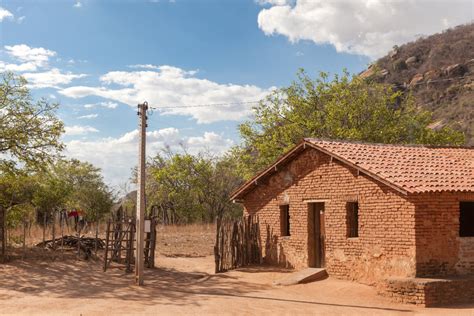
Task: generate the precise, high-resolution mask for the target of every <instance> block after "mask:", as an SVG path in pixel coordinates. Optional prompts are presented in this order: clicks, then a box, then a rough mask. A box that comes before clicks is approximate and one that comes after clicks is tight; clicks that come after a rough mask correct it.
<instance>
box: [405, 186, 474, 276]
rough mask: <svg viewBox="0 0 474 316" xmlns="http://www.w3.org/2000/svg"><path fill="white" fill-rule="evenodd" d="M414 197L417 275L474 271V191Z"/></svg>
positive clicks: (473, 272) (454, 273) (469, 272)
mask: <svg viewBox="0 0 474 316" xmlns="http://www.w3.org/2000/svg"><path fill="white" fill-rule="evenodd" d="M412 200H413V201H414V203H415V205H416V221H415V222H416V226H415V231H416V248H417V251H416V265H417V276H421V277H429V276H444V275H464V274H474V194H473V193H449V192H442V193H429V194H427V193H425V194H419V195H414V196H413V197H412Z"/></svg>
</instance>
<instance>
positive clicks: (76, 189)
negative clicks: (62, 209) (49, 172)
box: [55, 159, 114, 221]
mask: <svg viewBox="0 0 474 316" xmlns="http://www.w3.org/2000/svg"><path fill="white" fill-rule="evenodd" d="M55 173H56V174H57V177H58V178H59V179H61V181H62V182H63V183H64V184H65V186H66V187H68V188H69V189H68V191H69V194H68V197H67V201H66V204H67V206H69V207H74V208H78V209H83V210H85V211H86V217H87V218H88V219H89V220H91V221H96V220H98V219H100V218H102V217H104V215H106V214H108V213H109V212H110V209H111V207H112V205H113V202H114V194H113V192H112V190H110V189H109V188H108V186H107V185H106V184H105V182H104V179H103V177H102V174H101V170H100V168H97V167H94V166H93V165H92V164H90V163H88V162H81V161H79V160H76V159H72V160H69V161H64V160H63V161H61V162H60V163H58V164H57V165H56V166H55Z"/></svg>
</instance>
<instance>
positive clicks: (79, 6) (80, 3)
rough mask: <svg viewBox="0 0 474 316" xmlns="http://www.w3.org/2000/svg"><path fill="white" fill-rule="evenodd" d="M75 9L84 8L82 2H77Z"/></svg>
mask: <svg viewBox="0 0 474 316" xmlns="http://www.w3.org/2000/svg"><path fill="white" fill-rule="evenodd" d="M73 7H74V8H82V2H81V1H76V3H74V5H73Z"/></svg>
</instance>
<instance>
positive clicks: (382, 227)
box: [231, 139, 474, 305]
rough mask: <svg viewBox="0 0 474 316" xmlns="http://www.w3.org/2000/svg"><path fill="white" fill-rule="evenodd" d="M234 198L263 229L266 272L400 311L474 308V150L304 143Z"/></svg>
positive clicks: (320, 142) (236, 192)
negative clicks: (340, 283)
mask: <svg viewBox="0 0 474 316" xmlns="http://www.w3.org/2000/svg"><path fill="white" fill-rule="evenodd" d="M231 198H232V199H233V200H234V201H235V202H239V203H242V204H243V206H244V212H245V214H246V215H254V214H256V215H258V216H259V219H260V222H261V223H262V224H264V225H265V227H267V229H262V232H261V235H262V236H261V237H262V244H265V249H264V256H265V260H266V262H268V263H271V264H279V265H285V266H288V267H294V268H297V269H300V268H305V267H325V268H326V270H327V272H328V274H329V275H332V276H336V277H339V278H344V279H351V280H357V281H360V282H364V283H370V284H375V285H378V286H380V287H381V288H383V290H384V292H385V293H388V294H389V295H391V296H394V297H395V298H397V299H399V300H402V301H406V302H413V303H420V304H426V305H431V304H439V303H453V302H464V301H466V300H467V301H471V302H474V279H471V277H473V276H474V148H458V147H427V146H401V145H381V144H363V143H351V142H335V141H323V140H317V139H305V140H303V141H302V142H301V143H300V144H298V145H297V146H295V147H294V148H293V149H292V150H290V151H289V152H287V153H286V154H285V155H283V156H282V157H280V158H279V159H278V160H277V161H276V162H275V163H274V164H272V165H271V166H269V167H268V168H267V169H265V170H264V171H262V172H261V173H259V174H258V175H256V176H255V177H254V178H252V179H251V180H249V181H248V182H246V183H245V184H244V185H242V186H241V187H240V188H239V189H237V190H236V191H235V192H234V193H233V195H232V197H231ZM440 278H442V279H440ZM467 280H468V281H469V282H467V283H466V284H467V285H465V284H463V285H462V287H463V290H462V291H461V290H459V294H460V296H461V298H460V299H458V300H453V299H451V298H449V297H448V296H447V294H446V293H451V294H452V293H453V291H454V293H458V292H456V291H458V290H457V289H460V287H459V284H460V283H459V282H465V281H467ZM448 281H449V282H448ZM446 282H448V283H449V284H448V283H446ZM446 284H448V285H446ZM443 286H444V287H445V288H446V287H447V288H449V291H447V290H446V289H444V290H440V289H441V288H443ZM450 291H451V292H450ZM441 292H444V294H443V293H441ZM461 292H462V293H461ZM430 293H431V294H430ZM443 295H444V296H443Z"/></svg>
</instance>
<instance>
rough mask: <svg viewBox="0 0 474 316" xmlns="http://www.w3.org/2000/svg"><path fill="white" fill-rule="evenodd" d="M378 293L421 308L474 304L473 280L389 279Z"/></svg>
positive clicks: (379, 288)
mask: <svg viewBox="0 0 474 316" xmlns="http://www.w3.org/2000/svg"><path fill="white" fill-rule="evenodd" d="M378 290H379V291H378V293H379V294H381V295H383V296H388V297H390V298H392V299H393V300H394V301H398V302H401V303H410V304H417V305H423V306H427V307H430V306H442V305H452V304H465V303H472V302H474V278H470V277H466V278H462V279H460V278H453V279H424V278H402V279H397V278H390V279H388V280H387V281H386V282H384V283H382V284H380V285H379V287H378Z"/></svg>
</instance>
